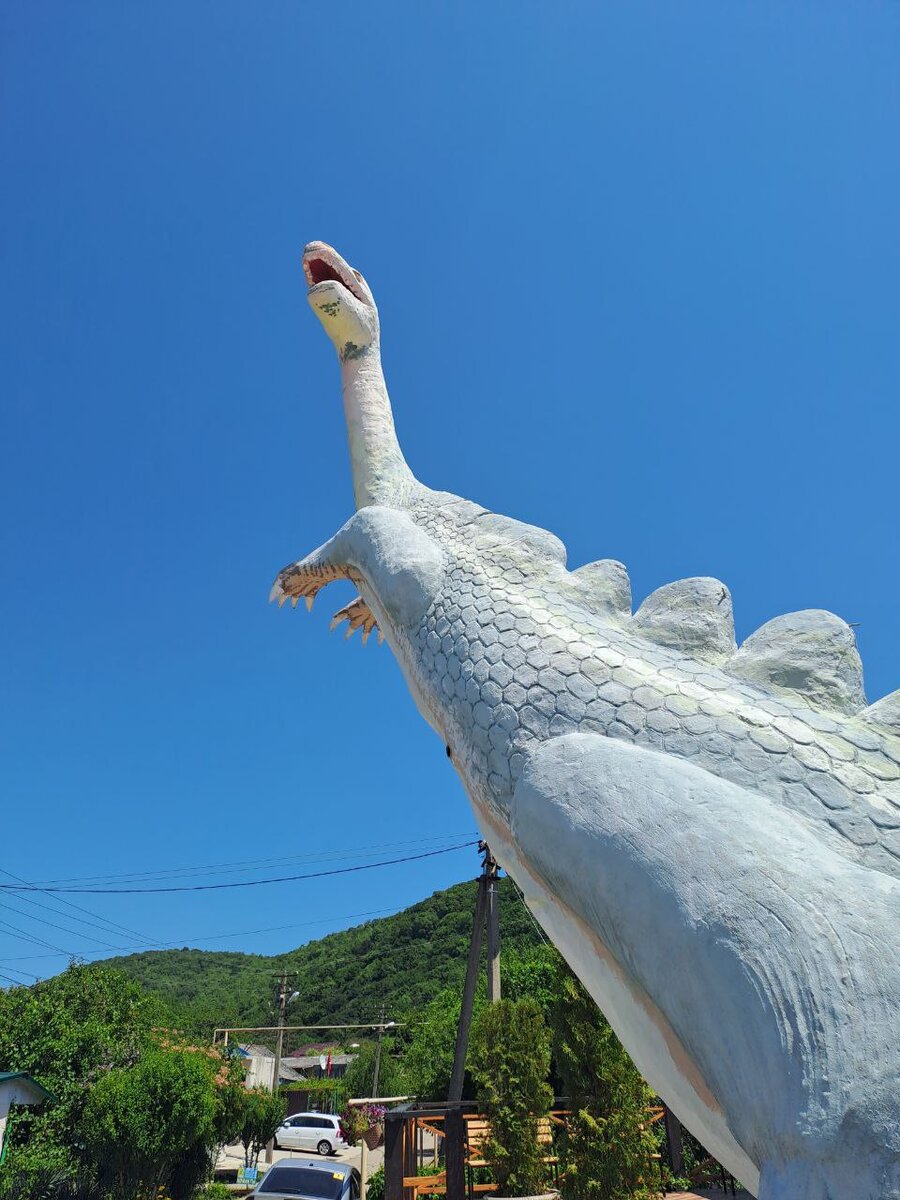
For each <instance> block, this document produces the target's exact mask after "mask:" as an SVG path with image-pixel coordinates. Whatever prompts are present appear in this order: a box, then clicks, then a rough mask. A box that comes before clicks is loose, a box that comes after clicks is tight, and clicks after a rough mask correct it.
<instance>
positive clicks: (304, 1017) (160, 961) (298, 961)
mask: <svg viewBox="0 0 900 1200" xmlns="http://www.w3.org/2000/svg"><path fill="white" fill-rule="evenodd" d="M475 888H476V884H475V882H474V881H471V882H467V883H460V884H457V885H456V886H455V887H452V888H448V889H447V890H446V891H442V892H435V893H434V895H433V896H430V897H429V898H428V899H427V900H422V901H421V902H420V903H418V904H414V905H412V907H410V908H407V909H404V910H403V912H400V913H396V914H395V915H394V916H391V917H381V918H379V919H377V920H373V921H367V922H366V923H365V924H363V925H357V926H355V927H354V928H353V929H346V930H343V931H341V932H340V933H332V934H329V936H328V937H324V938H320V939H318V940H317V941H313V942H308V943H307V944H306V945H305V946H300V947H299V948H298V949H296V950H291V951H289V952H288V953H286V954H281V955H277V956H274V957H271V958H267V957H265V956H262V955H256V954H239V953H232V952H225V951H210V950H191V949H184V950H152V951H148V952H146V953H142V954H130V955H127V956H125V957H120V958H112V959H109V960H108V965H109V966H112V967H117V968H118V969H119V970H122V971H125V972H126V973H127V974H128V975H130V976H131V977H132V978H133V979H136V980H137V981H138V982H139V983H141V984H143V986H144V987H146V988H147V989H148V990H150V991H152V992H155V993H157V994H158V995H159V996H161V997H162V998H163V999H164V1000H165V1001H167V1002H168V1004H169V1005H170V1006H171V1007H172V1008H173V1009H174V1010H175V1011H176V1012H177V1013H179V1014H183V1016H184V1019H185V1021H186V1022H189V1023H190V1024H191V1025H193V1026H207V1027H211V1026H214V1025H267V1024H271V1023H273V1020H274V1004H273V996H274V987H273V978H274V975H275V973H277V972H279V971H281V970H289V971H292V972H296V974H295V975H294V976H293V978H292V981H291V982H292V987H293V988H294V989H296V990H297V991H298V992H299V993H300V996H299V998H298V999H297V1000H296V1001H295V1002H294V1003H293V1004H292V1006H291V1010H290V1023H291V1024H297V1025H304V1024H312V1023H313V1022H316V1021H323V1022H326V1023H329V1024H340V1023H343V1022H347V1023H350V1022H367V1021H372V1020H377V1019H378V1016H379V1013H380V1011H381V1008H382V1005H383V1006H384V1011H385V1013H386V1014H387V1016H388V1019H390V1018H391V1017H392V1016H395V1015H396V1016H399V1015H403V1014H407V1013H409V1012H411V1011H414V1010H415V1009H417V1008H419V1007H420V1006H421V1005H422V1004H424V1003H427V1001H428V1000H430V999H431V997H432V996H434V995H435V993H436V992H438V991H440V990H441V989H442V988H444V987H447V986H448V985H457V984H461V982H462V978H463V975H464V973H465V962H466V955H467V953H468V946H469V935H470V932H471V928H472V915H473V909H474V904H475ZM500 892H501V904H500V928H501V942H502V944H503V946H504V949H511V948H516V949H519V950H525V949H528V948H530V947H532V946H534V945H536V944H537V942H538V940H539V939H538V934H537V932H536V930H535V927H534V924H533V923H532V920H531V917H530V916H529V914H528V912H527V911H526V910H525V908H524V905H523V904H522V901H521V900H520V899H519V897H518V894H517V893H516V891H515V890H514V888H513V886H512V884H511V882H510V881H509V880H508V879H503V880H501V885H500Z"/></svg>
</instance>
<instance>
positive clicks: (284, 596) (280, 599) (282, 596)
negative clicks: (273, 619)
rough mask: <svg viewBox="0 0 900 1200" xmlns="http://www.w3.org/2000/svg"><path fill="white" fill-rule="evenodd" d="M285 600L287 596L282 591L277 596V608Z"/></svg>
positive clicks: (282, 605) (282, 604)
mask: <svg viewBox="0 0 900 1200" xmlns="http://www.w3.org/2000/svg"><path fill="white" fill-rule="evenodd" d="M285 600H287V596H286V595H285V594H284V592H282V593H281V595H280V596H279V597H278V607H279V608H283V607H284V602H285Z"/></svg>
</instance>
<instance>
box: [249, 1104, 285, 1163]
mask: <svg viewBox="0 0 900 1200" xmlns="http://www.w3.org/2000/svg"><path fill="white" fill-rule="evenodd" d="M286 1112H287V1101H286V1100H285V1098H284V1097H283V1096H281V1095H279V1094H278V1093H274V1092H269V1091H266V1089H265V1088H245V1089H244V1094H243V1097H242V1114H241V1131H240V1142H241V1144H242V1145H243V1147H244V1166H245V1167H255V1166H256V1164H257V1162H258V1161H259V1152H260V1150H262V1148H263V1146H265V1145H266V1143H267V1142H269V1141H270V1140H271V1139H272V1138H273V1137H274V1136H275V1131H276V1129H277V1128H278V1126H279V1125H280V1124H281V1122H282V1121H283V1120H284V1115H285V1113H286Z"/></svg>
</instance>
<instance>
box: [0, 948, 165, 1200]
mask: <svg viewBox="0 0 900 1200" xmlns="http://www.w3.org/2000/svg"><path fill="white" fill-rule="evenodd" d="M167 1023H168V1022H167V1014H166V1010H165V1008H164V1007H163V1005H162V1004H161V1003H160V1001H159V1000H157V999H156V998H155V997H152V996H149V995H147V993H146V992H144V991H143V990H142V989H141V988H140V987H139V986H138V985H137V984H136V983H133V982H132V981H131V980H130V979H128V978H127V976H125V975H123V974H121V973H120V972H118V971H111V970H110V969H109V968H107V967H103V966H96V965H95V966H70V967H69V968H68V970H66V971H63V973H62V974H61V975H57V976H55V977H54V978H53V979H47V980H45V981H43V982H42V983H38V984H36V985H35V986H34V987H17V988H10V989H9V990H8V991H3V992H0V1063H2V1065H3V1069H4V1070H8V1071H27V1072H28V1073H29V1074H30V1075H32V1076H33V1077H34V1078H35V1079H36V1080H37V1081H38V1082H39V1083H41V1084H43V1086H44V1087H45V1088H47V1089H48V1090H49V1091H51V1092H52V1093H53V1095H54V1097H55V1100H54V1102H53V1103H52V1104H41V1105H39V1106H36V1107H34V1108H16V1109H13V1112H12V1113H11V1114H10V1119H9V1125H8V1127H7V1159H6V1162H5V1164H4V1168H3V1171H4V1173H5V1174H6V1173H8V1174H9V1175H17V1176H21V1175H33V1176H34V1178H35V1180H36V1181H37V1180H40V1181H41V1186H45V1187H46V1186H47V1185H48V1180H49V1178H50V1177H51V1176H50V1175H48V1172H50V1173H56V1174H57V1175H65V1176H71V1177H73V1178H74V1177H76V1176H78V1175H79V1172H83V1170H84V1168H85V1167H86V1166H87V1165H88V1164H87V1162H86V1158H85V1149H84V1145H83V1141H82V1138H81V1136H80V1128H81V1122H82V1114H83V1112H84V1108H85V1104H86V1103H87V1099H88V1096H89V1094H90V1088H91V1085H92V1084H93V1083H94V1082H95V1081H96V1080H97V1079H98V1078H100V1077H101V1076H102V1075H103V1074H104V1072H106V1071H107V1070H108V1069H109V1068H110V1067H113V1068H119V1067H127V1066H130V1065H132V1064H133V1063H135V1062H137V1060H138V1059H139V1058H140V1056H141V1054H142V1053H143V1051H144V1050H145V1049H146V1048H147V1046H148V1045H150V1044H152V1042H153V1041H154V1034H153V1029H154V1027H155V1026H159V1025H165V1024H167ZM34 1186H35V1188H36V1187H37V1186H38V1185H37V1182H36V1183H35V1185H34ZM34 1194H35V1195H37V1194H38V1193H37V1192H35V1193H34Z"/></svg>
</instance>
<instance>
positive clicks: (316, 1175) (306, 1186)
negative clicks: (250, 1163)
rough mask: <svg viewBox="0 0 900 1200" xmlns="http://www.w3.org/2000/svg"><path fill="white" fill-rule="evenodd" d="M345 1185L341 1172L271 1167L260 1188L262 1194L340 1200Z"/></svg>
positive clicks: (316, 1199) (311, 1168) (310, 1168)
mask: <svg viewBox="0 0 900 1200" xmlns="http://www.w3.org/2000/svg"><path fill="white" fill-rule="evenodd" d="M343 1185H344V1175H343V1172H341V1171H317V1170H315V1169H314V1168H313V1167H279V1166H274V1167H270V1168H269V1170H268V1171H267V1172H266V1177H265V1179H264V1180H263V1181H262V1183H261V1184H260V1186H259V1191H260V1192H261V1193H262V1194H265V1193H266V1192H281V1193H282V1194H283V1195H285V1196H309V1197H310V1200H338V1197H339V1196H340V1194H341V1188H342V1187H343Z"/></svg>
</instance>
